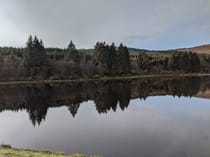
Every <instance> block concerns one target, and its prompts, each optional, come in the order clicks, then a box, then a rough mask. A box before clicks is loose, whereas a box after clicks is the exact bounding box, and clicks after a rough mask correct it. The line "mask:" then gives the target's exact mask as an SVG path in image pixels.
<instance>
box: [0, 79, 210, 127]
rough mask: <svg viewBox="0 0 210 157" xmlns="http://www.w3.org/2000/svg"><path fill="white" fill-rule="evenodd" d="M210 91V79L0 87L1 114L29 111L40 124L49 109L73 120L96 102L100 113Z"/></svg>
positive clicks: (31, 116)
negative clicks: (89, 103) (132, 102)
mask: <svg viewBox="0 0 210 157" xmlns="http://www.w3.org/2000/svg"><path fill="white" fill-rule="evenodd" d="M209 89H210V81H209V78H208V77H185V78H184V77H180V78H176V79H174V78H144V79H138V80H124V81H119V80H114V81H95V82H93V81H89V82H83V83H82V82H80V83H68V84H42V85H41V84H40V85H9V86H8V85H7V86H4V85H2V86H0V111H1V112H2V111H5V110H11V111H19V110H26V111H27V112H28V114H29V118H30V120H31V122H32V124H33V125H37V124H38V125H40V124H41V122H42V120H44V119H45V118H46V115H47V111H48V109H49V108H50V107H59V106H67V107H68V109H69V111H70V113H71V114H72V116H73V117H75V116H76V114H77V112H78V110H79V107H80V103H82V102H84V101H88V100H92V101H94V103H95V105H96V110H97V111H98V113H99V114H101V113H107V112H108V111H110V110H113V111H115V112H116V110H117V108H118V105H119V108H120V109H121V110H125V109H126V108H127V107H128V105H129V101H130V99H134V98H140V99H146V98H147V97H149V96H160V95H173V96H178V97H181V96H187V97H192V96H196V95H197V93H198V92H200V91H206V90H209Z"/></svg>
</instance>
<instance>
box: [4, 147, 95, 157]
mask: <svg viewBox="0 0 210 157" xmlns="http://www.w3.org/2000/svg"><path fill="white" fill-rule="evenodd" d="M0 157H87V156H85V155H80V154H74V155H68V156H65V155H64V154H63V153H51V152H48V151H35V150H28V149H15V148H12V147H10V146H6V145H3V146H0ZM91 157H99V156H91Z"/></svg>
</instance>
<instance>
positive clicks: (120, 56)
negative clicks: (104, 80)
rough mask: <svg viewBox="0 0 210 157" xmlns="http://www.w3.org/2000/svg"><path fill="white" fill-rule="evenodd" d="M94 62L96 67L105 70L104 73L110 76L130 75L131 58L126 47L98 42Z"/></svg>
mask: <svg viewBox="0 0 210 157" xmlns="http://www.w3.org/2000/svg"><path fill="white" fill-rule="evenodd" d="M93 62H94V64H95V65H96V66H101V67H103V68H104V73H105V74H107V75H109V74H112V75H116V74H128V73H130V57H129V51H128V49H127V47H126V46H124V45H123V44H120V46H119V47H118V48H116V46H115V44H114V43H112V44H111V45H108V44H106V43H105V42H102V43H100V42H98V43H96V45H95V49H94V52H93Z"/></svg>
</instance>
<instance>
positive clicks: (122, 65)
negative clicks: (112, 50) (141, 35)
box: [117, 43, 130, 74]
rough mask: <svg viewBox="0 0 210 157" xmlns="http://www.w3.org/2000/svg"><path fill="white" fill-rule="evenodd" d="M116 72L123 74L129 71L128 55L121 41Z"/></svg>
mask: <svg viewBox="0 0 210 157" xmlns="http://www.w3.org/2000/svg"><path fill="white" fill-rule="evenodd" d="M117 56H118V72H119V73H123V74H128V73H130V55H129V51H128V49H127V47H126V46H123V44H122V43H121V44H120V46H119V48H118V51H117Z"/></svg>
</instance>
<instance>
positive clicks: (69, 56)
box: [65, 40, 81, 63]
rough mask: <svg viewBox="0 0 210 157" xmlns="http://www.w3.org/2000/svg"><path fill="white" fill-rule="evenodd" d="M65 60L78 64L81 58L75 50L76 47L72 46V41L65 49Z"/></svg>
mask: <svg viewBox="0 0 210 157" xmlns="http://www.w3.org/2000/svg"><path fill="white" fill-rule="evenodd" d="M65 59H66V60H67V61H70V60H72V61H74V62H75V63H79V62H80V60H81V56H80V54H79V52H78V50H77V49H76V46H75V45H74V43H73V41H72V40H71V41H70V43H69V45H68V47H67V50H66V53H65Z"/></svg>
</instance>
